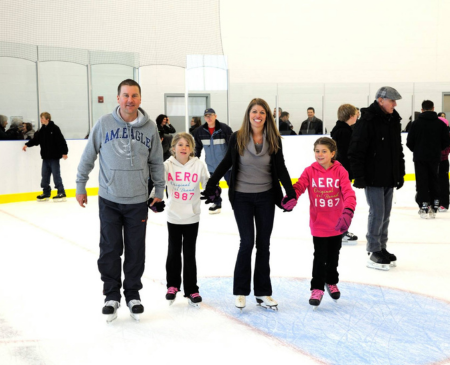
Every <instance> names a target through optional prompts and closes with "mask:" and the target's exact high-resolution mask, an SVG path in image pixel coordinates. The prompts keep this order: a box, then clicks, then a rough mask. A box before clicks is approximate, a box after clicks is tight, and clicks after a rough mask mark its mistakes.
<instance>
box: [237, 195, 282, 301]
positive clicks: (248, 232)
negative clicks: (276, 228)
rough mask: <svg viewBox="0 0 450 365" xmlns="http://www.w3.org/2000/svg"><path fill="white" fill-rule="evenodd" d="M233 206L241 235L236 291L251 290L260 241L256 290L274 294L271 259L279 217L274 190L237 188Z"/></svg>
mask: <svg viewBox="0 0 450 365" xmlns="http://www.w3.org/2000/svg"><path fill="white" fill-rule="evenodd" d="M233 209H234V217H235V218H236V223H237V226H238V229H239V235H240V238H241V244H240V246H239V252H238V256H237V260H236V266H235V269H234V283H233V294H234V295H249V294H250V291H251V288H250V285H251V276H252V251H253V247H254V246H255V242H256V260H255V272H254V275H253V285H254V292H255V295H256V296H266V295H272V284H271V282H270V265H269V259H270V236H271V235H272V228H273V220H274V217H275V202H274V194H273V192H272V190H269V191H265V192H263V193H241V192H238V191H236V192H235V197H234V206H233ZM255 226H256V240H255Z"/></svg>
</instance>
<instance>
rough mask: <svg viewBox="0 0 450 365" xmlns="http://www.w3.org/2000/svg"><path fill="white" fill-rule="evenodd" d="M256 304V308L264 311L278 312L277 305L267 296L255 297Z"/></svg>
mask: <svg viewBox="0 0 450 365" xmlns="http://www.w3.org/2000/svg"><path fill="white" fill-rule="evenodd" d="M255 298H256V302H257V303H258V304H256V305H257V306H258V307H262V308H266V309H272V310H273V311H277V310H278V303H277V302H276V301H275V300H274V299H273V298H272V297H269V296H262V297H256V296H255Z"/></svg>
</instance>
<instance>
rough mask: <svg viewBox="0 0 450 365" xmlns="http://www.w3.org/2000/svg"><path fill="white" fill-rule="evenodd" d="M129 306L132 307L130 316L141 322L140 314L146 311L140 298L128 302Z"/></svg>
mask: <svg viewBox="0 0 450 365" xmlns="http://www.w3.org/2000/svg"><path fill="white" fill-rule="evenodd" d="M128 308H129V309H130V316H131V318H133V319H134V320H135V321H137V322H139V320H140V318H139V315H140V314H141V313H144V306H143V305H142V304H141V301H140V300H139V299H132V300H130V301H129V302H128Z"/></svg>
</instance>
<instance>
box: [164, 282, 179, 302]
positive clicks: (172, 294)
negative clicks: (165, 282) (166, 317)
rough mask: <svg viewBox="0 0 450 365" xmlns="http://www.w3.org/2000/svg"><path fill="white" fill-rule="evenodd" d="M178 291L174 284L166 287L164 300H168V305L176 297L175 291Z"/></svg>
mask: <svg viewBox="0 0 450 365" xmlns="http://www.w3.org/2000/svg"><path fill="white" fill-rule="evenodd" d="M178 292H179V290H178V288H175V287H174V286H171V287H169V289H167V294H166V300H168V301H169V305H172V304H173V302H174V301H175V299H176V298H177V293H178Z"/></svg>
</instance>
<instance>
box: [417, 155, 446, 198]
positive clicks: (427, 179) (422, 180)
mask: <svg viewBox="0 0 450 365" xmlns="http://www.w3.org/2000/svg"><path fill="white" fill-rule="evenodd" d="M414 170H415V173H416V191H417V195H416V202H417V204H418V205H419V207H421V206H422V203H425V202H426V203H429V204H430V205H432V204H433V202H434V201H435V200H439V195H440V194H439V179H438V174H439V162H432V161H414Z"/></svg>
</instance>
